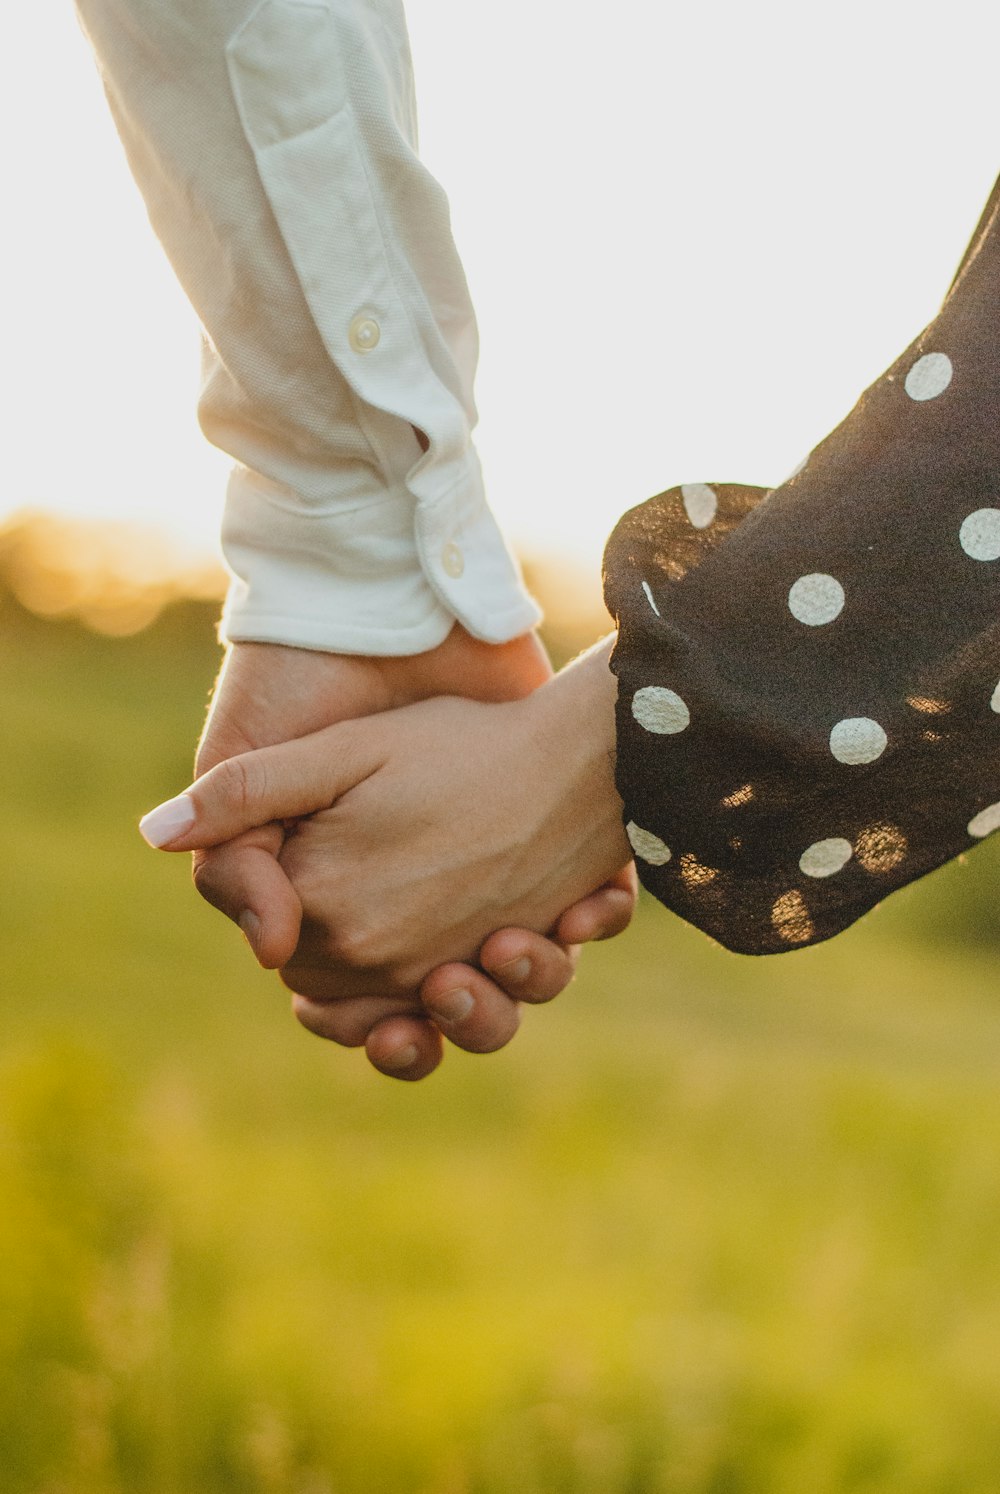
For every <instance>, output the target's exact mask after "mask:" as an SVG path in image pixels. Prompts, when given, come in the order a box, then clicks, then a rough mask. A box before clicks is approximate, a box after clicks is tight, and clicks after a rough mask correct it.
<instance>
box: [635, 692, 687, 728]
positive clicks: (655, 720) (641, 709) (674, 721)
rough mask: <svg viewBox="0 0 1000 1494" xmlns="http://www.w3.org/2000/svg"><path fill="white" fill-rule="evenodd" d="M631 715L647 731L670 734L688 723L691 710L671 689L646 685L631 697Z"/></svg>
mask: <svg viewBox="0 0 1000 1494" xmlns="http://www.w3.org/2000/svg"><path fill="white" fill-rule="evenodd" d="M632 715H633V716H634V717H635V719H636V720H637V721H638V723H639V725H640V726H644V727H645V728H646V730H647V731H655V732H658V733H660V734H661V735H666V736H672V735H673V733H674V732H678V731H683V730H684V728H685V727H686V726H687V725H688V724H689V723H690V720H691V712H690V711H689V710H688V708H687V706H686V705H685V704H684V702H683V700H681V698H680V696H679V695H677V694H676V693H675V692H674V691H673V690H664V689H663V688H662V687H661V686H660V685H647V686H646V688H645V689H644V690H637V691H636V692H635V694H634V695H633V697H632Z"/></svg>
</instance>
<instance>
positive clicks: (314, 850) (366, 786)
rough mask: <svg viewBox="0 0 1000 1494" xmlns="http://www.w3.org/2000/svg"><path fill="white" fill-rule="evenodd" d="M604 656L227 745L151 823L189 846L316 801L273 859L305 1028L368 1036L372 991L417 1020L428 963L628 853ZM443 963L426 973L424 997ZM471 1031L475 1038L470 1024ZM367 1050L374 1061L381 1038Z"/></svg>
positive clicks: (455, 953)
mask: <svg viewBox="0 0 1000 1494" xmlns="http://www.w3.org/2000/svg"><path fill="white" fill-rule="evenodd" d="M608 653H609V648H608V646H607V645H605V646H604V647H602V648H601V649H600V650H599V651H595V652H594V653H592V654H590V655H588V656H587V658H586V659H584V660H582V661H580V662H579V663H578V664H576V665H574V666H572V667H571V668H570V669H568V670H566V671H564V672H563V673H562V674H561V675H560V676H559V677H558V678H557V679H556V680H554V681H552V682H551V683H550V684H547V685H545V686H543V687H542V688H541V689H540V690H538V691H537V692H535V694H533V695H532V696H529V697H528V698H527V699H526V700H523V701H518V702H514V703H511V704H505V705H481V704H477V703H473V702H469V701H463V700H456V699H439V700H433V701H428V702H425V703H423V704H420V705H415V706H410V707H406V708H405V709H403V710H399V711H393V712H387V713H385V714H383V715H379V716H374V717H368V718H366V719H364V720H358V721H349V722H344V723H341V724H340V725H338V726H334V727H331V728H328V729H327V730H325V731H321V732H316V733H314V734H312V735H311V736H308V737H304V738H301V739H300V740H298V741H294V742H290V743H286V744H284V745H282V746H275V747H271V748H266V749H264V750H262V751H259V752H253V753H247V754H244V755H242V756H240V757H235V758H231V759H229V760H228V761H226V762H224V763H222V764H220V765H219V766H218V767H216V768H215V769H213V770H212V771H211V772H210V773H209V774H207V775H206V776H205V777H204V778H203V779H200V780H199V781H198V782H197V783H196V784H195V785H194V786H193V787H192V788H191V789H190V790H189V791H188V793H187V794H185V795H182V796H180V798H179V799H178V800H173V801H171V803H170V805H169V806H163V807H161V810H160V811H158V812H156V813H158V814H159V815H160V816H161V820H160V823H161V826H165V832H166V834H167V836H168V838H166V839H165V840H164V839H163V835H164V830H160V831H158V832H156V834H154V836H153V838H157V835H158V836H159V838H160V839H161V843H164V844H165V846H166V847H167V848H169V849H171V850H191V849H194V848H196V847H200V848H203V847H207V846H211V845H216V844H220V843H224V842H228V841H231V840H232V839H233V838H234V837H235V836H237V835H240V834H242V833H244V832H246V831H247V830H249V829H251V828H255V827H258V828H259V827H260V826H262V825H266V824H268V823H274V822H277V821H279V820H282V821H286V822H287V821H288V820H289V819H293V818H298V817H300V816H310V818H308V819H305V820H302V821H301V822H300V823H298V824H297V825H296V826H295V829H294V833H292V834H290V835H289V836H288V838H287V839H286V842H285V846H284V849H283V850H282V852H281V856H280V865H281V869H282V871H283V872H284V873H286V874H287V876H288V878H289V881H290V886H289V894H290V898H289V899H286V900H285V904H284V906H283V907H282V908H280V909H278V910H276V911H275V916H276V917H277V918H283V919H285V920H286V922H287V921H295V920H296V919H297V917H299V916H300V917H301V924H300V926H299V937H298V940H297V943H296V944H295V947H294V952H292V953H290V958H289V959H288V960H287V961H286V962H285V963H284V965H283V968H282V978H283V979H284V980H285V982H286V984H287V985H289V986H290V988H291V989H292V990H293V991H295V992H296V994H297V1000H296V1003H295V1006H296V1012H297V1015H298V1016H299V1019H300V1020H301V1021H303V1023H304V1024H305V1025H307V1026H309V1027H310V1028H311V1029H312V1030H314V1031H320V1032H322V1034H323V1035H324V1036H328V1037H332V1038H334V1039H335V1040H336V1041H339V1042H345V1043H352V1042H354V1043H357V1042H361V1041H364V1040H365V1038H366V1037H367V1036H368V1033H369V1031H370V1029H371V1023H370V1015H371V1012H370V1002H371V1000H372V998H373V997H374V998H377V999H382V1000H383V1001H386V1000H387V999H388V1002H389V1003H390V1004H391V1005H390V1006H389V1007H383V1009H382V1011H383V1016H395V1017H398V1018H401V1019H403V1020H404V1021H405V1020H412V1019H413V1017H414V1016H416V1015H417V1014H419V1013H421V1012H424V1013H425V1012H426V1009H425V1008H423V1007H421V1006H420V1005H419V1003H418V1002H417V1000H416V996H415V993H416V992H417V990H418V988H419V987H420V985H421V983H422V982H424V980H425V978H426V977H427V976H428V975H429V974H430V972H431V971H432V970H434V969H435V967H438V966H441V965H442V963H443V962H445V961H455V960H463V961H469V960H472V959H474V958H475V957H476V955H477V954H478V953H479V951H480V947H481V946H482V945H483V942H484V940H487V939H488V936H489V935H491V934H493V932H494V931H495V930H497V929H501V930H504V931H505V933H504V936H503V937H508V936H509V931H510V926H517V927H518V928H523V929H526V930H534V931H535V932H537V933H539V934H543V933H547V932H549V931H550V930H554V929H555V928H556V925H557V924H558V923H559V920H560V915H561V913H562V911H563V909H565V908H566V907H567V905H568V904H570V903H573V902H575V901H577V900H578V899H581V898H585V897H586V896H587V895H588V894H589V893H590V892H591V891H592V889H594V888H595V887H599V886H600V885H601V884H603V883H604V882H606V881H607V880H608V879H609V878H611V877H614V876H615V875H616V874H618V873H620V871H621V868H622V867H623V865H625V863H626V862H627V861H628V859H629V856H630V850H629V846H628V842H627V840H626V838H625V834H624V831H623V829H622V825H621V803H620V800H619V799H618V796H617V793H616V792H615V788H614V780H613V772H612V765H611V757H612V752H613V740H614V720H613V703H614V691H615V683H614V679H613V677H612V676H611V674H610V672H609V670H608V667H607V658H608ZM171 816H173V823H172V825H171V824H170V819H171ZM185 818H186V820H187V823H186V824H185ZM145 827H146V831H147V833H149V832H150V828H151V825H150V821H147V822H145ZM153 828H154V830H155V827H153ZM292 889H294V892H293V891H292ZM619 896H620V897H621V898H622V899H624V900H625V901H626V902H628V901H630V894H629V893H628V891H626V890H624V888H623V890H622V891H621V892H620V893H619ZM293 902H294V903H295V904H297V907H293ZM568 918H569V915H568ZM571 921H572V920H571V919H570V922H571ZM559 931H560V930H557V932H559ZM561 932H562V933H563V936H564V937H567V934H568V931H567V929H566V928H563V929H562V930H561ZM501 937H502V936H501V935H495V939H497V940H500V939H501ZM569 937H572V935H571V934H570V935H569ZM448 975H449V972H447V971H446V972H445V975H444V976H441V975H438V976H436V977H435V978H434V981H433V982H432V983H431V985H430V986H429V987H428V989H427V992H426V995H427V998H428V1006H429V1007H432V1006H433V1003H434V998H435V997H437V998H440V996H441V995H443V994H445V988H446V987H447V986H448V984H449V981H448V978H447V977H448ZM466 984H468V983H466ZM451 989H452V990H453V991H454V990H463V989H465V987H463V986H457V987H456V986H454V985H452V986H451ZM466 994H467V996H472V998H473V1003H472V1010H471V1011H470V1014H469V1016H467V1017H466V1018H465V1021H466V1022H469V1021H470V1019H471V1017H472V1016H473V1015H475V1016H476V1018H477V1021H478V1022H480V1023H482V1024H483V1025H484V1026H485V1027H486V1028H488V1027H489V1014H488V1011H486V1010H485V1009H481V1010H480V1011H479V1012H477V1011H476V995H477V993H475V992H472V991H467V992H466ZM528 994H534V993H533V992H528V991H526V992H525V995H528ZM540 994H541V995H543V996H545V995H547V994H550V993H549V992H548V991H545V990H542V991H541V992H540ZM455 1004H456V1006H460V1005H461V1004H462V1003H461V1002H457V1003H455ZM466 1004H467V1003H466ZM492 1015H493V1017H494V1018H495V1015H496V1014H495V1013H493V1014H492ZM461 1023H462V1019H461V1018H459V1019H458V1021H457V1022H456V1023H455V1026H456V1027H458V1026H461ZM442 1025H443V1022H442ZM514 1025H516V1021H515V1022H514ZM449 1035H453V1034H449ZM509 1035H510V1034H509V1033H508V1034H507V1036H509ZM465 1045H466V1046H469V1047H476V1046H479V1044H478V1043H477V1032H476V1022H473V1023H472V1026H471V1027H470V1028H467V1029H466V1031H465ZM491 1045H492V1046H496V1044H495V1043H492V1044H491ZM404 1046H405V1044H404ZM370 1056H371V1057H372V1059H373V1061H375V1062H376V1063H378V1060H379V1051H378V1043H377V1042H375V1043H374V1051H372V1049H370ZM419 1056H420V1055H418V1057H419ZM432 1058H433V1054H427V1055H424V1061H425V1062H426V1061H429V1059H432Z"/></svg>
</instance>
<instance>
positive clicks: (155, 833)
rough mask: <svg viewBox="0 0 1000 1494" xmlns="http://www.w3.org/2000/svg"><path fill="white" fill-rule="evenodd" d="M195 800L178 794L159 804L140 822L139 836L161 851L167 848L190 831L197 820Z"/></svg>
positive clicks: (186, 795)
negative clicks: (163, 847) (174, 797)
mask: <svg viewBox="0 0 1000 1494" xmlns="http://www.w3.org/2000/svg"><path fill="white" fill-rule="evenodd" d="M196 817H197V816H196V812H195V807H194V800H193V799H192V798H191V797H190V795H189V794H178V795H177V798H176V799H168V800H167V802H166V803H165V804H158V805H157V806H156V808H155V809H151V810H150V811H149V813H148V814H144V815H143V817H142V819H141V820H140V821H139V834H140V835H141V836H142V838H143V840H145V841H146V842H147V843H148V844H149V845H151V846H154V847H155V848H156V850H159V849H160V847H161V846H167V845H169V844H170V842H171V841H172V840H176V839H177V837H178V836H179V835H183V834H184V832H185V831H186V830H190V829H191V826H192V825H193V824H194V822H195V819H196Z"/></svg>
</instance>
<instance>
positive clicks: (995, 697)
mask: <svg viewBox="0 0 1000 1494" xmlns="http://www.w3.org/2000/svg"><path fill="white" fill-rule="evenodd" d="M990 710H991V711H996V713H997V715H998V716H1000V685H997V687H996V689H995V690H994V691H993V694H992V695H991V696H990Z"/></svg>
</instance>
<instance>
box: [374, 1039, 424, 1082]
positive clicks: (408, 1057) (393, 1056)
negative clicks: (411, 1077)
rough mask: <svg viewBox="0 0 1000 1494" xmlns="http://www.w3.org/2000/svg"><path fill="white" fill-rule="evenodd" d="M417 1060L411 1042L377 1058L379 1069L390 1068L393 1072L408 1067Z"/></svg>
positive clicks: (415, 1051)
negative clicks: (383, 1056)
mask: <svg viewBox="0 0 1000 1494" xmlns="http://www.w3.org/2000/svg"><path fill="white" fill-rule="evenodd" d="M416 1061H417V1050H416V1048H415V1047H414V1045H413V1044H412V1043H407V1045H406V1047H405V1048H398V1049H397V1050H396V1052H395V1053H389V1054H387V1055H386V1057H385V1058H380V1059H379V1068H380V1069H391V1071H392V1072H393V1073H394V1074H395V1073H398V1072H399V1071H400V1070H401V1069H409V1068H412V1066H413V1065H414V1064H415V1063H416Z"/></svg>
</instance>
